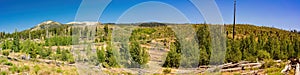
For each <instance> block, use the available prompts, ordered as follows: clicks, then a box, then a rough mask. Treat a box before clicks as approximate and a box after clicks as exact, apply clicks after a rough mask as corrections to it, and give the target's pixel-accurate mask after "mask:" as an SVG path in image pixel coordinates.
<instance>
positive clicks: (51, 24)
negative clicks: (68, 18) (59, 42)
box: [30, 20, 62, 31]
mask: <svg viewBox="0 0 300 75" xmlns="http://www.w3.org/2000/svg"><path fill="white" fill-rule="evenodd" d="M61 25H62V24H61V23H59V22H55V21H50V20H49V21H45V22H42V23H40V24H38V25H37V26H35V27H33V28H31V29H30V31H36V30H41V29H46V28H57V27H59V26H61Z"/></svg>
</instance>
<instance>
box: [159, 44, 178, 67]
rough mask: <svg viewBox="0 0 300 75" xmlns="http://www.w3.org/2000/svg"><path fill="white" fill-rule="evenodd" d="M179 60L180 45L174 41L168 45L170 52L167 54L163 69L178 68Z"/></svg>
mask: <svg viewBox="0 0 300 75" xmlns="http://www.w3.org/2000/svg"><path fill="white" fill-rule="evenodd" d="M180 60H181V48H180V43H179V42H178V41H177V40H176V41H175V42H174V43H172V44H171V45H170V51H169V52H168V55H167V58H166V60H165V63H164V64H163V67H170V68H179V66H180Z"/></svg>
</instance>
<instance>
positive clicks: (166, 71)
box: [163, 68, 172, 74]
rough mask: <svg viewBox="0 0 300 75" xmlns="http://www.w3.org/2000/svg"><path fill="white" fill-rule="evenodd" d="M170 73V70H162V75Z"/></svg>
mask: <svg viewBox="0 0 300 75" xmlns="http://www.w3.org/2000/svg"><path fill="white" fill-rule="evenodd" d="M171 71H172V69H170V68H167V69H164V70H163V73H164V74H168V73H171Z"/></svg>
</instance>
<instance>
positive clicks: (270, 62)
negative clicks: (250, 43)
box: [261, 59, 276, 69]
mask: <svg viewBox="0 0 300 75" xmlns="http://www.w3.org/2000/svg"><path fill="white" fill-rule="evenodd" d="M275 64H276V63H275V62H274V61H273V60H272V59H266V60H264V64H263V65H262V66H261V68H263V69H265V68H270V67H272V66H274V65H275Z"/></svg>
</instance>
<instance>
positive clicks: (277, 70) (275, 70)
mask: <svg viewBox="0 0 300 75" xmlns="http://www.w3.org/2000/svg"><path fill="white" fill-rule="evenodd" d="M280 71H281V69H280V68H277V67H274V68H267V69H266V71H265V72H266V73H273V74H272V75H277V74H274V72H280Z"/></svg>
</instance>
